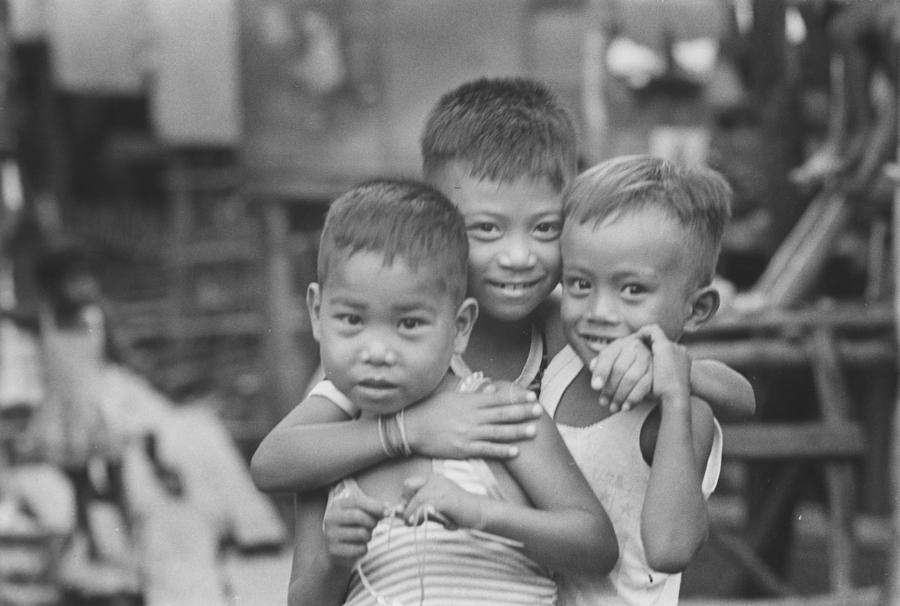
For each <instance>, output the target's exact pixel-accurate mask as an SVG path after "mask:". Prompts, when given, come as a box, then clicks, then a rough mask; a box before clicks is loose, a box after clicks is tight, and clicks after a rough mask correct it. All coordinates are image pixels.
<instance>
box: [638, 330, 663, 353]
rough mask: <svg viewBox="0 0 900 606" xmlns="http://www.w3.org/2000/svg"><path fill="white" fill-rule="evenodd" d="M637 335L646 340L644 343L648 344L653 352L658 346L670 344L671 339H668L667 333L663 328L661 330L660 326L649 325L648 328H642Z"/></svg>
mask: <svg viewBox="0 0 900 606" xmlns="http://www.w3.org/2000/svg"><path fill="white" fill-rule="evenodd" d="M635 334H636V335H638V336H640V337H641V338H642V339H643V340H644V342H646V343H647V345H648V346H649V347H650V349H651V350H652V349H653V347H654V346H656V345H659V344H662V343H668V342H669V338H668V337H666V333H664V332H663V330H662V328H660V327H659V325H658V324H649V325H647V326H642V327H641V328H640V329H639V330H638V331H637V332H636V333H635Z"/></svg>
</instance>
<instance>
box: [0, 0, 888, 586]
mask: <svg viewBox="0 0 900 606" xmlns="http://www.w3.org/2000/svg"><path fill="white" fill-rule="evenodd" d="M898 10H900V3H897V2H895V1H893V0H855V1H854V0H665V1H663V0H191V1H190V2H185V1H183V0H79V1H77V2H75V1H72V0H0V237H2V249H0V310H2V320H0V445H2V448H0V474H2V475H0V604H7V603H8V604H37V603H48V604H53V603H57V604H80V603H85V604H107V603H117V604H118V603H122V604H133V603H147V604H220V603H222V604H224V603H238V602H240V603H242V604H247V603H251V604H255V603H257V602H258V603H261V604H262V603H272V600H275V601H277V602H281V601H283V599H284V595H285V592H286V588H287V566H288V563H289V560H288V552H287V551H286V546H288V545H289V543H290V537H291V532H290V523H291V520H290V497H289V496H288V495H284V496H274V497H264V496H263V495H260V494H259V493H257V492H256V491H255V489H254V488H253V486H252V483H251V482H250V481H249V475H248V473H247V461H248V460H249V457H250V455H251V454H252V452H253V450H254V448H255V447H256V445H257V444H258V442H259V441H260V439H261V438H262V437H263V436H264V435H265V434H266V432H267V431H268V430H269V429H270V428H271V427H272V426H273V425H274V424H275V423H276V422H277V421H278V420H279V419H280V418H282V417H283V416H284V414H286V413H287V412H288V411H289V410H290V409H291V408H292V407H293V406H294V405H296V403H297V402H298V401H299V400H300V398H301V395H302V393H303V390H304V387H305V384H306V382H307V379H308V378H309V376H310V375H311V373H312V372H313V370H314V368H315V367H316V365H317V363H318V360H317V358H316V350H315V344H314V342H313V341H312V338H311V334H310V332H309V326H308V323H307V318H306V314H305V306H304V303H303V301H304V293H305V291H306V286H307V284H308V283H309V282H310V281H312V280H313V279H314V277H315V276H314V273H315V256H316V245H317V238H318V231H319V229H320V228H321V224H322V219H323V216H324V212H325V210H326V209H327V205H328V202H329V201H330V200H331V199H333V198H334V197H335V195H337V194H338V193H340V192H341V191H342V190H344V189H346V188H347V187H349V186H350V185H352V184H354V183H356V182H358V181H360V180H363V179H365V178H368V177H372V176H377V175H385V174H387V175H407V176H415V175H417V174H418V172H419V162H418V141H417V137H418V133H419V131H420V129H421V127H422V124H423V122H424V118H425V115H426V113H427V111H428V109H429V108H430V107H431V106H432V105H433V104H434V102H435V101H436V100H437V99H438V97H439V96H440V95H441V94H443V93H444V92H446V91H448V90H450V89H451V88H453V87H455V86H457V85H458V84H460V83H462V82H464V81H466V80H470V79H472V78H475V77H478V76H509V75H528V76H532V77H536V78H539V79H541V80H543V81H545V82H547V83H548V84H549V85H550V86H551V87H552V88H553V89H554V90H555V91H556V92H557V93H558V94H559V96H560V97H561V99H562V100H563V101H564V103H565V104H566V105H567V106H568V108H569V109H570V110H571V112H572V115H573V117H574V118H575V120H576V123H577V125H578V130H579V142H580V152H581V161H582V164H583V165H584V166H589V165H591V164H593V163H595V162H597V161H599V160H602V159H605V158H608V157H610V156H613V155H617V154H623V153H652V154H655V155H660V156H664V157H667V158H671V159H674V160H678V161H683V162H698V163H707V164H709V165H711V166H713V167H714V168H716V169H718V170H720V171H721V172H723V173H724V174H725V175H726V177H727V178H728V179H729V181H730V182H731V184H732V186H733V187H734V190H735V194H736V197H735V205H734V209H733V210H734V219H733V221H732V223H731V225H730V227H729V230H728V233H727V234H726V238H725V244H724V250H723V254H722V259H721V262H720V266H719V278H718V279H719V283H720V286H721V289H722V292H723V293H724V295H725V296H724V304H723V310H722V312H721V314H720V318H719V319H718V320H717V321H716V322H714V323H713V324H712V325H711V326H710V327H709V328H707V329H704V330H703V331H701V332H699V333H696V334H692V335H689V337H688V342H689V344H690V347H691V348H692V349H693V350H694V353H695V355H697V356H706V357H713V358H718V359H721V360H723V361H725V362H727V363H729V364H731V365H733V366H734V367H735V368H737V369H738V370H740V371H741V372H743V373H744V374H745V375H746V376H747V377H748V378H749V379H750V380H751V381H752V382H753V385H754V388H755V390H756V393H757V399H758V402H757V415H756V418H755V419H753V420H752V421H751V422H742V423H733V424H728V425H726V453H725V456H726V464H725V470H724V473H723V477H722V480H721V481H720V484H719V489H718V492H717V494H716V495H715V496H714V497H713V501H712V511H713V514H714V522H715V523H714V530H713V532H712V536H711V539H710V541H709V544H708V546H707V547H706V548H704V551H703V552H702V553H701V554H700V556H698V558H697V561H696V563H695V565H693V566H692V567H691V568H690V569H689V570H688V572H687V573H686V574H685V582H684V586H683V592H682V594H683V595H684V596H685V597H686V600H687V599H688V598H690V599H696V600H703V599H707V600H712V602H711V603H721V602H722V601H723V600H725V599H726V598H729V599H734V600H737V599H751V598H756V599H760V600H762V599H769V600H770V601H771V600H775V599H783V600H786V601H783V602H779V603H785V604H787V603H807V602H806V601H803V600H805V598H803V597H802V596H815V599H816V600H817V601H816V602H815V603H829V604H830V603H834V604H851V603H873V604H874V603H876V601H877V600H878V599H879V596H881V597H882V598H887V597H889V596H890V595H895V594H892V593H891V591H892V589H891V588H892V587H893V581H892V579H893V578H894V576H893V575H892V574H890V565H889V561H890V559H889V557H888V556H889V553H890V551H891V547H892V542H891V540H890V536H891V515H892V513H893V509H892V505H893V504H894V503H895V502H896V498H895V496H894V493H893V492H892V484H891V477H890V472H891V470H892V469H894V467H895V466H894V465H892V463H891V444H892V437H891V427H892V422H893V409H894V403H895V401H896V379H897V355H896V349H897V348H896V334H895V321H894V297H895V290H894V283H895V277H896V276H897V275H898V274H897V270H896V268H895V265H894V264H893V262H892V247H894V246H895V244H894V240H893V238H892V231H893V228H892V214H891V213H892V201H893V198H894V190H895V187H896V185H895V180H896V178H897V175H898V174H900V171H898V170H897V168H896V166H895V164H894V163H895V161H896V155H897V154H896V148H897V114H898V108H897V102H896V101H897V76H898V72H897V50H898V40H900V28H898V23H897V16H898ZM72 275H75V276H77V277H78V278H79V279H80V280H81V281H77V285H76V286H72V284H73V283H74V282H71V283H70V282H66V280H69V278H70V277H71V276H72ZM64 284H66V285H67V288H69V287H71V288H73V289H74V290H73V291H66V290H64V289H62V285H64ZM79 289H80V290H79ZM87 310H96V311H97V314H95V315H96V316H97V318H99V319H98V320H96V321H97V322H99V324H92V325H91V326H94V327H96V326H99V327H100V328H95V329H94V330H93V332H91V331H88V332H89V333H90V334H92V335H93V339H92V338H82V337H84V335H82V337H74V336H73V335H72V334H70V333H72V332H73V331H71V330H67V329H68V328H70V326H69V324H70V323H71V321H72V318H75V317H76V316H75V315H73V314H75V313H76V312H77V314H81V315H78V316H77V318H78V321H79V322H87V321H88V320H86V319H85V318H93V317H94V316H90V315H85V313H83V312H86V311H87ZM67 313H68V315H66V314H67ZM91 321H94V320H91ZM98 334H101V335H102V338H100V339H99V342H98V339H97V335H98ZM60 393H67V394H70V395H71V394H75V395H74V396H72V397H73V398H74V399H75V400H78V399H79V398H80V399H81V400H84V401H89V400H102V405H103V406H104V407H106V410H107V411H108V410H112V411H113V412H112V417H111V418H114V419H118V421H116V423H113V425H116V424H117V427H113V428H112V429H109V428H101V429H98V425H97V424H96V423H93V424H91V423H89V424H88V425H87V426H86V429H83V430H82V429H80V428H79V431H78V435H82V436H84V435H95V436H102V437H101V438H97V439H96V440H88V442H90V443H78V440H75V441H74V442H73V441H72V435H70V434H72V433H73V428H75V427H76V425H77V424H75V423H70V422H67V421H65V420H63V421H60V420H59V419H60V416H59V415H60V414H62V413H60V412H59V407H58V406H56V405H55V403H56V402H57V401H58V400H59V394H60ZM48 419H49V421H48ZM79 422H80V421H79ZM48 426H53V427H54V429H52V431H51V430H48V429H46V428H47V427H48ZM58 426H61V427H58ZM36 428H41V429H40V430H38V429H36ZM117 428H118V429H117ZM122 428H124V429H122ZM36 434H40V435H36ZM110 435H113V436H114V438H110V437H109V436H110ZM82 441H83V440H82ZM97 443H102V444H103V447H102V448H99V447H98V446H97ZM60 444H63V445H62V446H61V445H60ZM135 446H137V448H135ZM98 460H99V461H101V464H97V463H96V461H98ZM123 529H124V530H123ZM125 531H127V532H125ZM82 535H84V536H82ZM188 536H189V537H192V539H191V540H190V541H186V540H185V537H188ZM79 537H80V538H79ZM92 537H93V538H92ZM885 588H886V589H885ZM882 590H883V591H882ZM796 596H801V597H796ZM898 599H900V597H898ZM791 600H793V601H791ZM829 600H831V601H829ZM759 603H763V602H759ZM885 603H888V602H885Z"/></svg>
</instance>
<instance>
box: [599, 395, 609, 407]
mask: <svg viewBox="0 0 900 606" xmlns="http://www.w3.org/2000/svg"><path fill="white" fill-rule="evenodd" d="M600 406H609V398H607V397H606V396H600Z"/></svg>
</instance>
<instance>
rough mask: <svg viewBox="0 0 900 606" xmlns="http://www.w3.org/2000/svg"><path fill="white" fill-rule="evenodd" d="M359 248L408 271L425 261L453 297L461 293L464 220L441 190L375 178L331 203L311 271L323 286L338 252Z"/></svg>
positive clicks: (463, 283) (464, 262)
mask: <svg viewBox="0 0 900 606" xmlns="http://www.w3.org/2000/svg"><path fill="white" fill-rule="evenodd" d="M360 251H366V252H375V253H382V254H383V255H384V265H385V266H388V265H391V264H393V262H394V260H395V259H397V258H398V257H399V258H402V259H403V261H404V262H405V263H407V264H408V265H409V266H410V267H411V268H412V269H413V270H418V268H419V266H420V265H422V264H427V263H431V264H433V265H434V266H435V267H434V271H435V274H436V276H437V277H438V278H439V279H440V281H441V285H442V287H443V288H445V290H446V291H447V292H448V293H450V295H451V296H452V297H453V298H454V301H456V302H460V301H462V299H463V297H464V296H465V292H466V275H467V274H466V271H467V267H468V260H469V241H468V237H467V235H466V227H465V223H464V221H463V218H462V215H460V214H459V211H458V210H457V209H456V207H455V206H453V204H452V203H451V202H450V201H449V200H448V199H447V198H446V197H445V196H444V195H443V194H442V193H440V192H439V191H437V190H436V189H434V188H432V187H430V186H428V185H426V184H424V183H420V182H418V181H412V180H405V179H375V180H372V181H367V182H365V183H362V184H360V185H357V186H356V187H354V188H352V189H351V190H349V191H347V192H346V193H344V194H343V195H341V196H340V197H338V198H337V199H336V200H335V201H334V202H333V203H332V204H331V207H330V208H329V209H328V214H327V215H326V216H325V225H324V227H323V228H322V237H321V241H320V245H319V258H318V266H317V271H318V278H319V282H320V283H321V284H322V285H323V287H324V285H325V283H326V281H327V280H328V272H329V269H330V267H331V264H332V263H334V262H339V261H340V259H339V258H338V257H339V255H341V254H344V255H346V256H350V255H353V254H354V253H357V252H360Z"/></svg>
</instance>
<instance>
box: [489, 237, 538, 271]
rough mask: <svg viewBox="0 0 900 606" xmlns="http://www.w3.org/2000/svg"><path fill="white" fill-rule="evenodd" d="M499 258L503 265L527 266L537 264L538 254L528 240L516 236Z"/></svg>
mask: <svg viewBox="0 0 900 606" xmlns="http://www.w3.org/2000/svg"><path fill="white" fill-rule="evenodd" d="M498 260H499V262H500V265H502V266H503V267H515V268H523V267H524V268H527V267H533V266H534V265H535V264H537V255H536V254H535V253H534V251H533V250H532V249H531V247H530V246H529V245H528V243H527V242H525V241H524V240H523V239H521V238H516V239H513V240H511V241H510V243H509V246H507V247H506V248H505V249H504V250H503V252H501V253H500V255H499V257H498Z"/></svg>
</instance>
